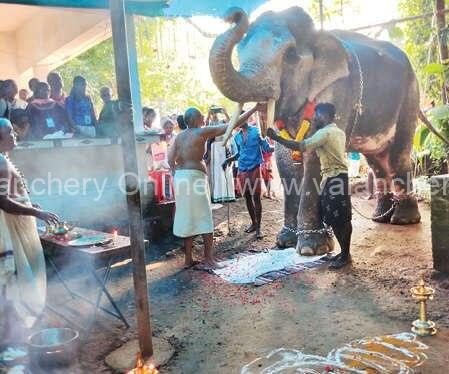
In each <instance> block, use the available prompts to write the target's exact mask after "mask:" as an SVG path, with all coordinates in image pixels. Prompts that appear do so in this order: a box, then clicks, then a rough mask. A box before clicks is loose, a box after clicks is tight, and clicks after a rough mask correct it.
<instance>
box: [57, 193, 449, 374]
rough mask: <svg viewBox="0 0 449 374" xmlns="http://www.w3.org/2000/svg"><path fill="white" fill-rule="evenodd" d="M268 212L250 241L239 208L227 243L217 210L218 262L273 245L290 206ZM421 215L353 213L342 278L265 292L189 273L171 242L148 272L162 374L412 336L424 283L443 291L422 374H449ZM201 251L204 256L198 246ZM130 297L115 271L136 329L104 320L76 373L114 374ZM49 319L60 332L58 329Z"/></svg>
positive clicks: (310, 278) (307, 275)
mask: <svg viewBox="0 0 449 374" xmlns="http://www.w3.org/2000/svg"><path fill="white" fill-rule="evenodd" d="M353 203H354V204H355V205H356V206H357V207H358V209H360V210H361V211H363V212H365V213H366V214H370V213H371V211H372V208H373V204H374V202H373V201H366V200H364V199H362V198H361V197H360V196H355V197H354V196H353ZM263 208H264V215H263V217H264V218H263V227H264V232H265V234H266V236H265V238H264V239H263V240H261V241H257V240H256V239H255V238H254V236H253V235H248V234H243V229H244V227H245V225H247V224H248V216H247V214H246V212H245V207H244V202H243V201H242V199H240V200H238V201H237V202H236V203H232V204H231V205H230V212H231V214H230V217H231V227H232V231H231V235H230V236H228V233H227V219H226V206H224V207H222V208H221V209H218V210H215V211H214V216H215V223H216V226H217V230H216V235H217V237H216V245H217V252H218V255H219V256H220V257H221V258H229V257H230V256H232V255H234V254H235V253H239V252H243V251H248V250H255V251H260V250H263V249H266V248H272V247H273V246H274V243H275V236H276V233H277V232H278V230H279V229H280V228H281V226H282V216H283V213H282V212H283V203H282V201H279V200H274V201H270V200H264V202H263ZM420 209H421V213H422V216H423V220H422V223H421V224H418V225H413V226H407V227H401V226H391V225H383V224H376V223H374V222H372V221H370V220H367V219H365V218H362V217H361V216H359V215H358V214H354V221H353V224H354V234H353V239H352V253H353V264H352V266H350V267H347V268H346V269H344V270H342V271H338V272H335V271H328V270H327V269H326V268H323V269H314V270H309V271H306V272H301V273H297V274H293V275H290V276H288V277H285V278H282V279H279V280H277V281H275V282H274V283H272V284H268V285H265V286H262V287H259V288H256V287H252V286H239V285H232V284H228V283H224V282H223V281H222V280H220V278H218V277H216V276H214V275H211V274H208V273H205V272H200V271H194V270H184V269H183V267H182V264H183V254H182V251H181V249H180V245H179V244H180V243H179V242H178V243H176V242H174V241H173V240H172V239H171V238H168V237H167V238H166V239H165V240H164V241H163V242H162V243H158V244H155V245H151V247H150V249H149V253H148V257H149V259H150V261H149V263H148V266H147V270H148V272H147V273H148V278H149V286H150V299H151V314H152V324H153V329H154V334H155V335H157V336H161V337H164V338H167V339H168V340H169V341H170V342H171V343H172V344H173V345H174V347H175V349H176V353H175V356H174V357H173V358H172V360H171V361H170V362H169V363H168V364H167V365H166V366H165V367H162V368H161V369H160V371H161V373H186V374H190V373H192V374H193V373H195V374H197V373H205V374H212V373H239V372H240V370H241V368H242V367H243V366H244V365H245V364H247V363H249V362H251V361H252V360H254V359H255V358H257V357H260V356H261V355H264V354H267V353H268V352H270V351H272V350H274V349H277V348H281V347H285V348H294V349H299V350H301V351H303V352H304V353H308V354H318V355H327V353H328V352H329V351H331V350H332V349H333V348H337V347H340V346H342V345H344V344H345V343H348V342H349V341H351V340H354V339H360V338H363V337H367V336H380V335H387V334H393V333H400V332H407V331H409V329H410V324H411V322H412V321H413V320H414V319H416V318H417V306H416V304H415V303H414V301H413V300H412V298H411V297H410V292H409V289H410V287H412V286H414V285H415V284H416V283H417V282H418V280H419V279H420V277H423V278H424V280H425V281H426V282H427V283H428V284H430V285H431V286H432V287H433V288H434V289H435V290H436V296H435V300H434V301H431V302H429V311H430V313H429V314H430V318H431V319H432V320H433V321H435V322H436V323H437V326H438V328H439V333H438V335H437V336H435V337H431V338H426V339H424V340H423V341H424V342H425V344H427V345H429V346H430V349H429V350H428V352H427V355H428V357H429V359H428V360H427V361H426V362H425V364H424V365H423V366H422V367H420V368H418V369H416V370H415V372H416V373H426V374H430V373H446V372H447V367H448V366H449V350H448V349H447V346H448V345H447V344H448V343H449V314H448V310H449V279H448V278H447V277H444V276H441V275H439V274H438V273H435V272H434V271H433V270H432V257H431V235H430V210H429V207H428V205H427V204H425V203H421V205H420ZM197 244H198V245H197V248H196V251H197V253H196V255H197V257H199V256H200V255H201V246H200V243H197ZM86 282H87V281H86V280H85V279H84V278H83V277H82V276H81V275H80V276H79V278H78V280H77V281H76V286H77V287H79V288H81V289H83V290H84V292H86V294H87V293H89V291H90V286H89V284H88V283H86ZM132 289H133V288H132V277H131V268H130V265H126V266H123V267H120V268H117V269H114V271H113V272H112V280H111V284H110V290H111V293H112V294H113V295H114V297H115V298H116V299H117V300H118V302H119V305H120V307H121V308H122V310H123V312H124V313H125V315H126V317H127V318H128V319H129V321H130V322H131V328H129V329H125V328H124V326H123V325H122V324H121V323H120V322H119V321H118V320H116V319H113V318H110V317H109V316H107V315H105V314H104V313H99V314H98V316H97V322H96V323H95V325H94V327H93V330H92V332H91V334H90V335H89V336H87V337H85V338H84V341H83V344H82V349H81V356H80V366H81V369H80V371H79V372H82V373H109V372H111V371H110V369H109V368H108V367H107V366H106V365H105V363H104V358H105V357H106V355H107V354H108V353H110V352H111V351H112V350H114V349H115V348H117V347H119V346H120V345H122V344H123V343H124V342H126V341H128V340H129V339H132V338H134V337H136V332H135V320H134V312H135V307H134V303H133V292H132ZM52 294H53V295H55V296H53V297H51V301H52V302H53V303H58V304H60V305H63V306H64V308H65V309H66V310H69V309H71V310H72V312H73V313H74V314H76V313H79V312H81V313H82V314H85V313H88V312H89V311H91V308H90V307H87V306H86V305H85V304H83V303H82V302H80V301H79V300H71V299H70V297H67V296H63V295H64V293H63V291H62V290H61V289H60V286H58V285H57V282H56V280H55V279H54V278H53V279H52V281H51V287H50V295H52ZM104 303H105V302H104ZM78 317H79V316H78ZM51 319H52V320H53V323H54V321H55V320H56V319H55V318H54V317H52V318H51ZM58 323H60V324H62V325H64V324H67V323H66V322H64V321H60V322H58ZM74 372H75V371H74ZM76 372H78V371H76Z"/></svg>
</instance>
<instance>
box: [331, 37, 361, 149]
mask: <svg viewBox="0 0 449 374" xmlns="http://www.w3.org/2000/svg"><path fill="white" fill-rule="evenodd" d="M336 38H337V39H338V40H339V41H340V42H341V44H342V45H343V46H344V48H345V49H346V50H347V51H349V52H351V54H352V55H353V56H354V58H355V62H356V64H357V70H358V73H359V84H360V92H359V98H358V100H357V103H356V104H355V106H354V109H355V116H354V123H353V125H352V128H351V132H350V134H349V137H348V140H347V144H348V145H349V142H350V141H351V137H352V134H353V133H354V130H355V128H356V126H357V124H358V122H359V119H360V116H361V115H362V113H363V103H362V101H363V94H364V90H365V82H364V79H363V70H362V64H361V63H360V59H359V55H358V54H357V52H356V51H355V50H354V48H352V46H351V45H350V44H349V43H347V42H346V41H344V40H342V39H340V38H339V37H338V36H336Z"/></svg>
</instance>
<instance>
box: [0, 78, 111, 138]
mask: <svg viewBox="0 0 449 374" xmlns="http://www.w3.org/2000/svg"><path fill="white" fill-rule="evenodd" d="M87 86H88V83H87V81H86V79H85V78H84V77H82V76H80V75H78V76H76V77H75V78H74V79H73V85H72V88H71V90H70V93H69V95H66V93H65V91H64V85H63V80H62V78H61V75H60V74H59V73H58V72H55V71H54V72H50V73H49V74H48V76H47V80H46V81H45V82H42V81H39V80H38V79H37V78H32V79H30V81H29V82H28V89H25V88H22V89H20V90H19V88H18V86H17V83H16V82H15V81H14V80H12V79H6V80H1V81H0V118H7V119H8V120H10V121H11V123H12V125H13V127H14V131H15V133H16V136H17V138H18V140H41V139H56V138H70V137H73V136H79V137H114V136H118V135H119V131H118V115H119V105H118V101H117V100H114V99H113V97H112V90H111V88H109V87H102V88H101V89H100V97H101V100H102V102H103V107H102V109H101V111H100V114H99V115H97V113H96V110H95V106H94V103H93V101H92V98H91V96H90V95H89V94H88V92H87Z"/></svg>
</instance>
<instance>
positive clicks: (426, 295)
mask: <svg viewBox="0 0 449 374" xmlns="http://www.w3.org/2000/svg"><path fill="white" fill-rule="evenodd" d="M410 292H411V294H412V297H413V298H414V299H415V300H416V302H417V303H418V304H419V319H417V320H416V321H414V322H413V323H412V332H414V333H415V334H416V335H418V336H430V335H435V334H436V333H437V329H436V328H435V322H432V321H429V320H428V319H427V301H428V300H432V299H433V295H434V293H435V290H434V289H433V288H430V287H427V286H426V285H425V284H424V280H423V279H421V280H420V281H419V283H418V285H417V286H415V287H412V288H411V289H410Z"/></svg>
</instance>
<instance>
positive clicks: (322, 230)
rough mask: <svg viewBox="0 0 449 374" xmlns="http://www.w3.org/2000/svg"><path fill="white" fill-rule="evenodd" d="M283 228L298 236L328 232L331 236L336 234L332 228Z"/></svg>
mask: <svg viewBox="0 0 449 374" xmlns="http://www.w3.org/2000/svg"><path fill="white" fill-rule="evenodd" d="M283 229H285V230H287V231H290V232H292V233H293V234H295V235H296V236H299V235H310V234H326V235H327V236H329V237H330V238H332V237H333V236H334V232H333V231H332V229H331V228H322V229H316V230H296V229H293V228H291V227H288V226H284V227H283Z"/></svg>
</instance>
